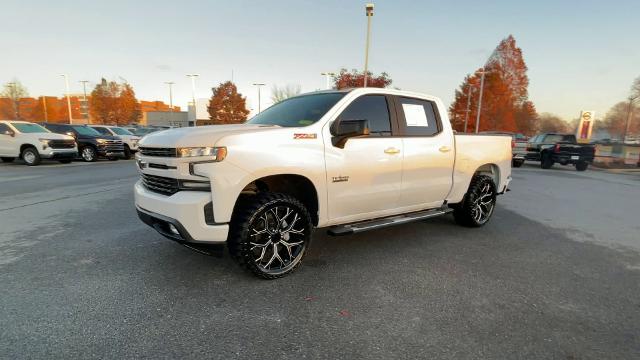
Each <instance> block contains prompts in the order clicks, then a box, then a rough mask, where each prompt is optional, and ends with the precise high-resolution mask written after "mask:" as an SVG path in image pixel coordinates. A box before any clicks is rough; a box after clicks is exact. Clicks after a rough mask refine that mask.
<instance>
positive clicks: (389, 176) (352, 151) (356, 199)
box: [325, 94, 403, 223]
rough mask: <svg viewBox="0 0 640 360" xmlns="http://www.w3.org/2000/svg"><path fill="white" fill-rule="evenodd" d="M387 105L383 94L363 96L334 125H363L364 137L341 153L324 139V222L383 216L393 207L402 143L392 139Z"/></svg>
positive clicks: (351, 141)
mask: <svg viewBox="0 0 640 360" xmlns="http://www.w3.org/2000/svg"><path fill="white" fill-rule="evenodd" d="M392 106H393V102H392V101H390V98H389V97H388V96H386V95H377V94H376V95H364V96H361V97H359V98H357V99H355V100H354V101H353V102H351V103H350V104H349V105H348V106H347V108H346V109H345V110H344V111H343V112H342V113H341V114H340V115H339V116H338V117H337V119H336V120H334V121H341V120H367V121H368V123H369V130H370V134H369V135H366V136H360V137H353V138H349V139H348V140H347V141H346V143H345V144H344V147H343V148H341V147H339V146H335V145H334V144H333V143H332V138H331V136H326V137H325V162H326V171H327V191H328V195H329V201H328V204H329V213H328V217H329V221H330V222H332V223H338V222H350V221H359V220H366V219H371V218H375V217H380V216H385V215H389V214H391V213H393V211H394V210H395V209H396V208H397V207H398V201H399V193H400V189H401V186H402V146H403V144H402V139H401V138H399V137H394V136H393V133H394V131H395V129H397V125H396V123H395V120H396V119H395V112H394V111H390V110H392V109H393V107H392ZM392 114H393V116H392Z"/></svg>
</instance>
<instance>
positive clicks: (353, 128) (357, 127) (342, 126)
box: [330, 119, 370, 148]
mask: <svg viewBox="0 0 640 360" xmlns="http://www.w3.org/2000/svg"><path fill="white" fill-rule="evenodd" d="M330 132H331V135H333V138H332V139H331V142H332V143H333V146H335V147H339V148H344V145H345V144H346V143H347V140H348V139H349V138H352V137H358V136H367V135H369V133H370V131H369V120H365V119H357V120H336V121H334V122H333V124H331V128H330Z"/></svg>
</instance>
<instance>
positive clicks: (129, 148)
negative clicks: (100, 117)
mask: <svg viewBox="0 0 640 360" xmlns="http://www.w3.org/2000/svg"><path fill="white" fill-rule="evenodd" d="M89 126H90V127H92V128H94V129H95V130H96V131H97V132H99V133H100V134H102V135H109V136H115V137H117V138H119V139H120V140H122V142H123V143H124V158H125V159H131V155H133V154H135V153H136V152H137V151H138V141H140V136H138V135H135V134H134V133H132V132H131V131H129V130H127V129H125V128H123V127H120V126H110V125H89Z"/></svg>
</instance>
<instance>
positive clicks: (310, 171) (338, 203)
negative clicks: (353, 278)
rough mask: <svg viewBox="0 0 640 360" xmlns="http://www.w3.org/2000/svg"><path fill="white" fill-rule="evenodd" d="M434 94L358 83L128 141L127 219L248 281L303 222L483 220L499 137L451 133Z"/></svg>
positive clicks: (273, 260)
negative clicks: (132, 207) (232, 119)
mask: <svg viewBox="0 0 640 360" xmlns="http://www.w3.org/2000/svg"><path fill="white" fill-rule="evenodd" d="M445 109H446V108H445V106H444V105H443V103H442V102H441V101H440V100H439V99H438V98H435V97H432V96H428V95H422V94H418V93H412V92H405V91H396V90H389V89H376V88H360V89H350V90H344V91H323V92H315V93H309V94H304V95H299V96H296V97H293V98H289V99H287V100H284V101H282V102H279V103H277V104H275V105H273V106H271V107H270V108H268V109H267V110H265V111H263V112H261V113H260V114H258V115H256V116H255V117H253V118H252V119H250V120H249V121H247V122H246V123H245V124H239V125H217V126H203V127H195V128H193V127H191V128H180V129H172V130H167V131H162V132H158V133H153V134H149V135H147V136H145V137H144V138H143V139H142V140H140V144H139V146H140V147H139V152H138V154H136V159H137V166H138V168H139V172H140V176H141V178H140V180H139V181H138V182H137V183H136V185H135V203H136V208H137V211H138V216H139V217H140V219H141V220H142V221H143V222H145V223H146V224H148V225H150V226H152V227H153V228H155V229H156V230H157V231H158V232H160V233H161V234H162V235H164V236H165V237H167V238H170V239H172V240H174V241H177V242H179V243H182V244H184V245H186V246H188V247H191V248H193V249H196V250H199V251H204V252H209V253H211V249H217V248H220V246H223V245H225V244H226V246H227V247H228V249H229V252H230V253H231V255H232V256H233V257H234V258H235V259H236V260H237V261H238V262H239V263H240V264H241V265H242V266H243V267H245V268H247V269H248V270H250V271H251V272H253V273H254V274H256V275H257V276H260V277H263V278H267V279H273V278H277V277H280V276H283V275H285V274H288V273H290V272H291V271H293V270H294V269H295V268H296V267H297V266H298V265H299V264H300V262H301V260H302V258H303V257H304V254H305V251H306V249H307V247H308V246H309V242H310V240H311V236H312V232H313V230H314V228H328V232H329V234H331V235H345V234H350V233H356V232H360V231H365V230H371V229H376V228H380V227H384V226H389V225H396V224H401V223H406V222H409V221H415V220H420V219H425V218H429V217H433V216H438V215H444V214H447V213H450V212H453V215H454V217H455V220H456V221H457V222H458V223H460V224H462V225H465V226H472V227H479V226H482V225H484V224H485V223H486V222H487V221H488V220H489V218H490V217H491V215H492V213H493V211H494V207H495V203H496V195H498V194H502V193H504V192H505V191H507V187H508V185H509V182H510V181H511V139H510V138H509V137H503V136H477V135H454V133H453V131H452V129H451V125H450V123H449V119H448V117H447V114H446V112H445Z"/></svg>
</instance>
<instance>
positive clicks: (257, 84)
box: [253, 83, 266, 114]
mask: <svg viewBox="0 0 640 360" xmlns="http://www.w3.org/2000/svg"><path fill="white" fill-rule="evenodd" d="M265 85H266V84H264V83H254V84H253V86H257V87H258V114H260V88H261V87H263V86H265Z"/></svg>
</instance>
